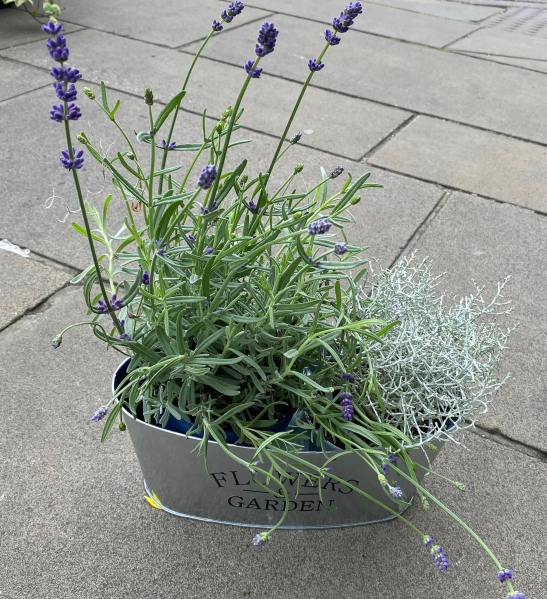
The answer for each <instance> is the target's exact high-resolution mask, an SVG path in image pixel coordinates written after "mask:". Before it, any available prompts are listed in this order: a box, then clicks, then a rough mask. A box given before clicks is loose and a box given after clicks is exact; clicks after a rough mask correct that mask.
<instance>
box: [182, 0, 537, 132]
mask: <svg viewBox="0 0 547 599" xmlns="http://www.w3.org/2000/svg"><path fill="white" fill-rule="evenodd" d="M447 4H448V3H447ZM454 6H459V5H456V4H455V5H454ZM274 22H275V25H276V27H277V28H278V29H279V30H280V32H281V33H280V35H279V42H278V44H277V46H276V50H275V52H274V53H273V54H272V55H271V56H268V57H267V58H266V59H264V61H263V64H264V69H265V72H267V73H272V74H276V75H279V76H281V77H284V78H290V79H294V80H297V81H303V80H304V79H305V77H306V76H307V74H308V73H309V71H308V67H307V62H308V59H309V58H312V57H315V56H317V55H318V54H319V52H320V50H321V48H322V47H323V44H324V39H323V38H322V31H323V30H322V27H321V25H320V24H319V23H313V22H309V21H304V20H302V19H296V18H294V17H287V16H282V15H279V16H276V17H275V20H274ZM255 37H256V26H255V25H246V26H244V27H241V28H239V29H238V30H237V31H236V32H230V33H227V34H226V37H225V38H224V39H217V40H215V39H213V40H212V43H211V45H208V46H207V49H206V54H207V56H210V57H212V58H215V59H217V58H218V57H219V56H222V60H223V61H226V62H230V63H232V64H236V65H240V64H242V62H243V61H244V60H245V59H246V57H248V56H249V54H250V49H251V48H253V47H254V43H255V41H254V40H255ZM196 49H197V48H196V46H195V45H191V46H188V47H187V48H185V51H186V50H188V51H196ZM324 62H325V65H326V66H325V68H324V69H323V70H322V71H320V72H319V73H317V75H316V76H315V77H314V79H313V85H314V86H318V87H322V88H324V89H329V90H333V91H342V92H344V93H346V94H349V95H353V96H357V97H361V98H365V99H369V100H376V101H378V102H382V103H385V104H389V105H392V106H397V107H400V108H406V109H407V110H410V111H415V112H422V113H426V114H430V115H434V116H439V117H441V118H445V119H450V120H454V121H458V122H462V123H466V124H469V125H475V126H478V127H481V128H484V129H490V130H493V131H497V132H500V133H506V134H507V135H512V136H516V137H521V138H524V139H530V140H532V141H539V142H545V143H547V121H546V120H545V119H538V117H537V110H538V106H540V105H542V104H541V103H542V102H543V101H544V98H545V97H547V78H545V77H544V76H543V74H540V73H533V72H529V71H525V70H524V69H516V68H514V67H509V66H505V65H501V64H495V63H492V62H489V61H482V60H481V61H478V60H476V59H474V58H470V57H468V56H463V55H459V54H455V53H451V52H439V51H438V50H435V49H433V48H425V47H423V46H418V45H415V44H406V43H403V42H399V41H395V40H390V39H384V38H380V37H377V36H371V35H367V34H366V33H361V32H357V31H349V32H347V33H345V34H344V39H343V42H342V43H341V44H340V45H339V46H335V47H334V48H330V49H329V51H328V52H327V54H326V56H325V59H324ZM261 66H262V63H261Z"/></svg>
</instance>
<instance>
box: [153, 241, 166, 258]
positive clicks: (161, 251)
mask: <svg viewBox="0 0 547 599" xmlns="http://www.w3.org/2000/svg"><path fill="white" fill-rule="evenodd" d="M154 245H155V246H156V247H157V248H158V249H157V250H156V254H158V255H160V256H163V254H165V245H166V244H165V243H163V239H162V238H161V237H160V238H159V239H156V240H155V241H154Z"/></svg>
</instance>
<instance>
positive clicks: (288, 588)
mask: <svg viewBox="0 0 547 599" xmlns="http://www.w3.org/2000/svg"><path fill="white" fill-rule="evenodd" d="M80 294H81V290H80V289H71V290H69V291H65V292H62V293H61V294H59V295H58V296H57V297H56V299H55V301H54V302H53V303H52V306H51V307H50V308H49V309H48V310H45V311H44V312H43V313H42V314H40V315H36V316H31V317H28V318H25V319H24V321H22V322H21V323H20V324H19V325H18V326H17V327H14V328H13V329H12V330H11V331H10V333H9V335H6V334H5V333H4V334H3V336H2V338H1V340H0V364H1V366H0V368H3V369H4V371H3V372H2V380H3V384H2V386H1V388H0V397H1V400H2V405H3V417H2V419H1V420H0V430H1V432H2V434H1V435H0V448H1V451H2V460H1V461H0V474H1V480H2V488H1V492H0V497H1V498H2V499H1V500H0V516H1V519H2V525H3V526H2V536H1V537H0V547H1V549H2V557H3V564H2V565H3V567H2V569H1V570H0V590H1V591H2V596H3V597H6V599H28V598H29V597H36V596H39V597H40V599H103V598H104V597H106V596H108V597H116V598H120V599H145V598H147V597H161V598H162V599H175V598H176V599H180V597H181V594H182V596H184V597H185V598H188V599H205V598H206V597H222V598H223V599H241V597H249V598H256V599H274V598H275V599H293V598H294V597H295V596H297V597H306V598H307V597H314V598H317V599H331V598H332V596H333V592H335V593H336V594H339V595H340V596H343V597H359V596H367V597H374V599H393V598H397V599H407V598H410V597H422V596H424V597H425V596H435V597H440V596H442V597H443V599H462V597H465V596H467V595H469V594H472V595H473V596H474V597H476V598H477V599H490V598H491V597H497V596H501V595H502V593H501V592H500V584H499V582H498V580H497V577H496V574H497V569H496V567H495V566H494V565H493V564H492V562H491V561H490V559H489V558H487V556H486V555H485V554H484V553H483V552H482V550H481V549H480V548H479V547H478V545H477V544H476V543H475V542H474V541H472V539H471V538H470V537H469V536H467V534H465V533H464V532H463V531H461V530H460V529H459V528H458V526H457V525H456V524H452V523H451V522H450V521H449V520H448V518H447V517H445V516H444V515H443V514H442V513H441V512H440V510H438V509H431V510H429V511H428V512H424V511H422V510H420V509H419V508H418V507H412V508H410V510H409V511H408V512H407V513H406V514H405V515H406V516H408V517H409V518H410V519H411V520H412V521H413V522H414V523H415V524H416V525H417V526H418V527H419V528H420V529H421V530H423V531H424V533H426V534H432V535H433V536H434V537H435V538H436V539H438V540H439V542H441V543H442V545H443V547H444V548H445V551H446V552H447V555H448V557H449V559H450V561H451V564H452V565H451V567H450V569H449V570H448V571H447V572H445V573H439V572H438V571H437V570H436V569H435V567H434V564H433V560H432V559H431V557H430V556H429V555H428V553H427V551H425V550H424V548H423V547H422V544H421V538H420V537H418V536H417V535H416V534H415V533H413V532H411V531H410V530H409V529H408V528H406V527H405V526H404V525H403V524H400V523H398V522H392V523H387V524H379V525H373V526H367V527H357V528H349V529H335V530H323V531H320V530H318V531H302V532H294V531H281V532H280V533H278V534H276V535H275V536H274V537H273V538H272V540H271V541H270V543H269V545H267V546H265V547H263V548H261V550H260V551H257V550H256V548H254V547H253V546H252V545H251V542H250V541H251V538H252V536H253V535H254V534H255V532H256V531H253V530H252V529H245V528H238V527H228V526H223V525H216V524H211V523H206V522H198V521H192V520H186V519H181V518H176V517H174V516H171V515H169V514H166V513H164V512H160V511H158V510H155V509H153V508H152V507H150V506H149V505H148V504H147V503H146V502H145V501H144V500H143V489H142V486H141V485H142V482H141V474H140V471H139V466H138V463H137V460H136V458H135V455H134V453H133V449H132V447H131V443H130V439H129V437H128V436H127V433H125V434H123V433H119V432H115V433H114V434H113V435H112V436H111V437H110V438H109V439H108V440H107V442H106V443H105V444H103V445H101V444H100V442H99V438H100V433H101V428H102V426H101V424H96V423H93V422H91V420H90V416H91V414H92V413H93V411H94V410H95V409H96V407H97V406H98V405H100V404H101V403H102V402H104V401H106V400H107V399H108V398H109V386H110V376H111V373H112V371H113V369H114V368H115V366H116V364H117V362H118V361H119V357H116V355H113V354H112V353H110V352H106V351H105V350H104V349H103V348H102V347H100V344H98V343H97V342H95V341H92V340H91V333H90V332H89V331H87V330H83V329H75V330H73V331H72V332H70V333H68V334H67V335H66V337H65V339H64V341H63V345H62V346H61V348H59V349H58V350H53V349H51V347H50V346H49V343H50V339H51V336H52V335H53V334H55V332H57V331H58V330H59V329H60V328H62V327H64V326H66V324H67V323H68V322H71V321H74V320H76V319H80V318H81V317H82V314H83V312H84V304H83V300H82V298H81V296H80ZM6 365H7V366H8V367H7V368H6ZM31 373H32V374H31ZM23 415H24V417H23ZM465 444H466V446H467V447H468V448H469V450H470V451H466V450H465V449H464V448H463V447H462V446H455V445H451V446H449V447H446V448H445V449H443V451H442V453H441V454H440V455H439V458H438V460H437V461H436V468H437V470H438V471H439V473H441V474H443V475H445V476H450V477H454V478H455V479H456V480H461V481H462V482H464V483H465V484H467V486H468V491H467V492H466V493H462V492H460V491H458V490H457V489H455V488H453V487H451V486H450V485H447V484H446V483H442V481H440V480H438V479H433V478H431V477H428V478H427V479H426V486H427V488H428V489H429V490H430V491H431V492H433V493H435V494H436V495H438V496H439V497H440V498H441V499H442V500H443V501H444V502H445V503H446V504H447V505H448V506H449V507H450V508H451V509H453V510H454V511H455V512H456V513H457V514H458V515H459V516H461V517H462V518H463V519H464V520H465V521H467V522H468V524H469V525H471V526H472V527H473V528H475V529H476V530H477V532H478V533H479V534H481V536H482V537H483V538H484V540H485V541H486V543H487V544H488V545H489V546H490V547H492V548H493V549H494V551H495V552H496V553H497V554H498V556H499V558H500V559H501V562H502V564H503V565H504V566H507V567H511V568H512V569H513V570H514V571H515V578H514V581H515V584H516V585H517V588H518V589H519V590H521V591H523V592H525V593H526V594H527V597H541V596H542V592H543V588H544V572H545V559H544V558H543V557H542V555H541V552H540V554H538V556H536V559H530V551H531V550H532V549H531V548H534V547H540V546H542V543H543V540H544V531H545V528H546V527H547V515H546V512H545V510H541V509H538V506H540V505H541V502H542V500H543V498H544V486H545V482H546V480H547V465H546V464H545V463H543V462H541V461H538V460H535V459H532V458H529V457H527V456H525V455H523V454H521V453H518V452H515V451H513V450H511V449H508V448H505V447H502V446H500V445H498V444H495V443H491V442H489V441H486V440H483V439H480V438H479V437H478V436H476V435H468V436H467V437H466V438H465ZM196 459H199V458H197V457H196ZM531 481H533V484H531ZM500 522H502V523H504V524H503V525H500ZM326 551H327V553H325V552H326ZM333 589H335V591H334V590H333Z"/></svg>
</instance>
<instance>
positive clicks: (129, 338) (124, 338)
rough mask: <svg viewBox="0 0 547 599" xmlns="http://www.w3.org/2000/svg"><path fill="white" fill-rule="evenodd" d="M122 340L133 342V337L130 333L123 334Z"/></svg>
mask: <svg viewBox="0 0 547 599" xmlns="http://www.w3.org/2000/svg"><path fill="white" fill-rule="evenodd" d="M120 339H122V341H131V335H129V334H128V333H122V334H121V335H120Z"/></svg>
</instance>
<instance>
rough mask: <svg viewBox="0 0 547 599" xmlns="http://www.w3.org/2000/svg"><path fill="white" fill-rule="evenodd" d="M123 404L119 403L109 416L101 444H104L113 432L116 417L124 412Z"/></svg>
mask: <svg viewBox="0 0 547 599" xmlns="http://www.w3.org/2000/svg"><path fill="white" fill-rule="evenodd" d="M122 407H123V402H121V401H118V403H117V404H116V405H115V406H114V407H113V408H112V411H111V412H110V414H109V415H108V418H107V419H106V422H105V423H104V428H103V434H102V435H101V443H104V442H105V440H106V438H107V436H108V433H109V432H110V431H111V430H112V427H113V426H114V422H115V421H116V417H117V416H118V414H119V413H120V412H121V411H122Z"/></svg>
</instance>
